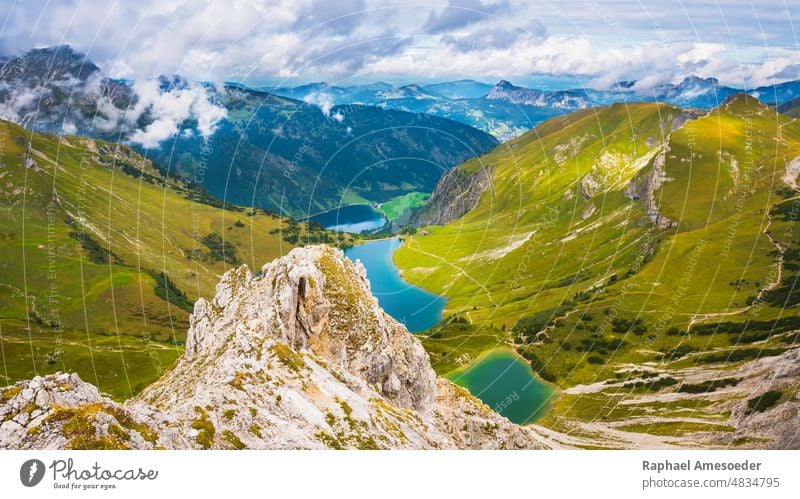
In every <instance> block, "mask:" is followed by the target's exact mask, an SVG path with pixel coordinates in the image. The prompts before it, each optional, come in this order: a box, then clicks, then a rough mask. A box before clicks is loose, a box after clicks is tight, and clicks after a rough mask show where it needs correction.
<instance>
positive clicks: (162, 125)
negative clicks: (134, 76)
mask: <svg viewBox="0 0 800 499" xmlns="http://www.w3.org/2000/svg"><path fill="white" fill-rule="evenodd" d="M133 90H134V92H135V94H136V98H137V100H136V104H135V105H134V106H133V109H132V112H131V113H130V114H129V118H128V121H129V122H131V119H134V118H135V119H134V121H138V119H139V117H141V116H147V117H148V118H149V119H150V122H149V123H148V124H147V125H145V126H144V127H143V128H139V129H137V130H135V131H134V132H133V133H132V134H131V135H130V138H129V140H130V141H131V142H133V143H136V144H140V145H142V146H143V147H146V148H153V147H158V146H159V145H160V144H161V142H163V141H165V140H167V139H169V138H171V137H173V136H175V134H177V133H178V131H179V130H180V127H181V125H182V124H183V123H185V122H187V121H190V120H194V121H195V122H196V123H197V131H198V133H199V134H200V135H201V136H202V137H203V138H206V139H207V138H209V137H210V136H211V135H212V134H213V132H214V128H215V126H216V125H217V123H218V122H219V121H221V120H222V119H224V118H225V116H226V114H227V113H226V110H225V108H224V107H222V106H219V105H217V104H214V103H212V102H211V101H210V100H209V95H208V92H207V91H206V89H205V88H204V87H203V86H200V85H197V84H195V85H189V86H188V87H187V88H173V89H170V90H168V91H164V90H162V89H161V88H160V86H159V82H158V81H157V80H148V81H144V82H141V83H139V82H137V83H135V84H134V85H133Z"/></svg>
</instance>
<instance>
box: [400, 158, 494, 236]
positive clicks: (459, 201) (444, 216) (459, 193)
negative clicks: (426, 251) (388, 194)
mask: <svg viewBox="0 0 800 499" xmlns="http://www.w3.org/2000/svg"><path fill="white" fill-rule="evenodd" d="M491 188H492V167H491V166H486V167H483V168H481V169H480V170H478V171H476V172H474V173H472V174H471V175H469V176H467V177H466V178H464V177H462V176H461V170H460V169H458V168H453V169H450V170H447V171H446V172H445V173H444V175H442V178H441V179H439V183H438V184H436V189H434V191H433V194H431V197H430V199H429V200H428V204H427V205H425V207H423V208H422V209H421V210H420V211H419V212H417V213H415V214H414V217H413V223H414V225H417V226H422V225H444V224H446V223H449V222H452V221H453V220H456V219H458V218H461V217H462V216H464V214H465V213H467V212H469V211H470V210H472V209H473V208H475V206H477V205H478V201H479V200H480V198H481V194H483V193H484V192H486V191H488V190H490V189H491Z"/></svg>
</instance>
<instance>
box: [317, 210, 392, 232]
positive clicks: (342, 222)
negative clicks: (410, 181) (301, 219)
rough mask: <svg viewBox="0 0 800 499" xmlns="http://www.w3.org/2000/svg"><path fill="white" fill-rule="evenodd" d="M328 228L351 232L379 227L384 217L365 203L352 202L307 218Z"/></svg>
mask: <svg viewBox="0 0 800 499" xmlns="http://www.w3.org/2000/svg"><path fill="white" fill-rule="evenodd" d="M309 220H312V221H314V222H317V223H318V224H320V225H322V226H323V227H325V228H326V229H328V230H335V231H338V232H352V233H355V234H359V233H361V232H364V231H371V230H375V229H380V228H381V227H383V226H384V225H386V218H385V217H384V216H383V215H382V214H381V213H378V212H377V211H375V210H373V209H372V207H370V206H369V205H367V204H352V205H348V206H342V207H340V208H336V209H335V210H330V211H326V212H324V213H319V214H317V215H314V216H312V217H310V218H309Z"/></svg>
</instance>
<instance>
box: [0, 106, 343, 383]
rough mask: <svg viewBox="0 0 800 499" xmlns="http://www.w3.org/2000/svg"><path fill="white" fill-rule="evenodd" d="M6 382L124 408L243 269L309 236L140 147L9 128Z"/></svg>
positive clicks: (2, 186) (0, 125)
mask: <svg viewBox="0 0 800 499" xmlns="http://www.w3.org/2000/svg"><path fill="white" fill-rule="evenodd" d="M0 154H1V156H0V164H2V166H0V205H1V206H2V211H3V216H2V217H0V254H2V256H3V258H2V261H1V262H0V267H1V268H0V336H1V338H0V346H2V349H1V350H0V354H2V358H0V384H2V385H5V384H9V383H12V382H14V381H16V380H18V379H23V378H30V377H32V376H34V375H37V374H45V373H50V372H54V371H57V370H69V371H76V372H78V373H79V374H80V375H81V376H82V377H83V379H86V380H87V381H89V382H92V383H96V384H97V385H98V386H99V388H100V389H101V390H102V391H105V392H108V393H110V394H112V395H114V396H115V397H118V398H124V397H127V396H129V395H131V394H133V393H135V392H137V391H138V390H140V389H141V388H143V387H144V386H145V385H146V384H147V383H149V382H150V381H152V380H153V379H155V378H156V377H157V376H158V375H159V373H160V372H161V371H162V370H163V369H165V368H168V367H169V366H170V365H171V364H172V362H173V361H174V359H175V358H176V357H177V356H178V355H179V354H180V353H181V351H182V344H183V339H184V335H185V331H186V328H187V327H188V314H189V312H190V311H191V307H192V304H193V303H194V301H195V300H196V299H197V298H198V297H199V296H201V295H202V296H210V295H212V294H213V290H214V286H215V285H216V283H217V282H218V279H219V276H220V275H221V274H222V273H223V272H224V271H225V270H226V269H227V268H230V267H231V266H233V265H239V264H241V263H247V264H249V265H250V266H251V267H252V268H255V269H259V268H260V267H261V265H263V264H264V263H265V262H267V261H269V260H271V259H273V258H276V257H278V256H280V255H282V254H284V253H286V252H288V251H289V250H290V249H291V248H292V247H294V245H295V244H299V243H302V242H303V241H305V240H307V239H308V238H309V237H310V238H311V240H313V241H318V240H330V235H329V234H328V233H326V232H323V231H318V230H316V231H314V232H312V233H309V232H308V230H307V229H306V227H305V226H304V225H303V226H301V225H300V224H297V223H295V222H291V223H289V222H288V221H287V220H285V219H281V218H278V217H276V216H273V215H270V214H267V213H266V212H263V211H261V210H257V211H251V210H249V209H243V208H239V207H235V206H229V207H228V208H227V209H222V207H221V206H220V205H219V202H218V201H216V200H214V199H213V198H210V197H208V196H207V195H206V194H205V192H204V191H202V190H198V189H196V188H194V187H193V186H191V185H188V184H186V183H183V182H181V181H177V180H174V179H171V178H167V177H165V176H164V175H163V174H162V173H161V172H159V171H158V170H157V169H156V168H154V167H153V166H152V165H151V164H150V163H149V162H148V161H146V160H143V159H142V158H141V157H140V156H138V155H137V154H136V153H134V152H133V151H131V150H130V149H128V148H127V147H119V148H118V147H117V146H115V145H113V144H108V143H104V142H100V141H94V140H89V139H83V138H73V137H65V138H59V137H55V136H51V135H46V134H38V133H31V132H29V131H26V130H24V129H22V128H20V127H18V126H16V125H14V124H11V123H7V122H0Z"/></svg>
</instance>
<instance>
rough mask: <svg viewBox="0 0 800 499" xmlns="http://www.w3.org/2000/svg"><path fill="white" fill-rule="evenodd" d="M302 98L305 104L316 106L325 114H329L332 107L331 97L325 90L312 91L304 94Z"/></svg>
mask: <svg viewBox="0 0 800 499" xmlns="http://www.w3.org/2000/svg"><path fill="white" fill-rule="evenodd" d="M303 100H304V101H305V102H306V103H307V104H312V105H314V106H317V107H318V108H320V110H321V111H322V114H324V115H325V116H330V114H331V108H332V107H333V97H332V96H331V95H330V94H327V93H325V92H314V93H310V94H308V95H306V96H305V97H304V98H303Z"/></svg>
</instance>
